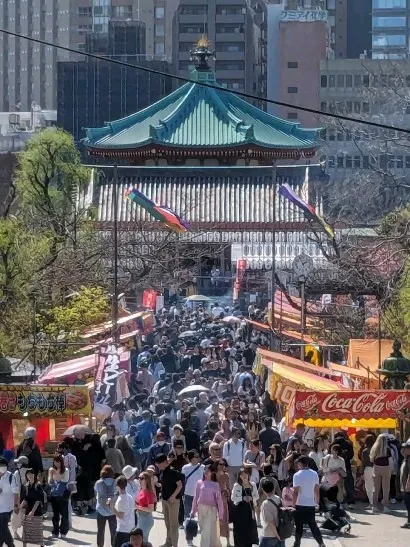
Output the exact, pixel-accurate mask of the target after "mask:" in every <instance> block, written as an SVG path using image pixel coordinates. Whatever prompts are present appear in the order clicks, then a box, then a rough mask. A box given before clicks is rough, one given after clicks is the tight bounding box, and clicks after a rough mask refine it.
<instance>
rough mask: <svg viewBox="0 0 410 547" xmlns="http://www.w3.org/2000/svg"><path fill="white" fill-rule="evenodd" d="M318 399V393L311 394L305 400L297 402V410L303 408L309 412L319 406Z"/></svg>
mask: <svg viewBox="0 0 410 547" xmlns="http://www.w3.org/2000/svg"><path fill="white" fill-rule="evenodd" d="M317 404H318V400H317V397H316V394H314V395H309V396H308V397H306V399H305V400H304V401H299V402H297V403H296V408H297V410H302V411H303V412H309V411H310V410H313V409H314V408H315V406H317Z"/></svg>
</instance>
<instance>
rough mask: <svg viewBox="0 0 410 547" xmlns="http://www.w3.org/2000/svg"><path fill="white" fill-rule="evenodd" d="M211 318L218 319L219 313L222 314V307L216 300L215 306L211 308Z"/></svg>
mask: <svg viewBox="0 0 410 547" xmlns="http://www.w3.org/2000/svg"><path fill="white" fill-rule="evenodd" d="M211 314H212V319H219V318H220V317H221V314H222V315H223V314H224V309H223V308H221V306H220V305H219V304H218V302H215V306H214V307H213V308H212V310H211Z"/></svg>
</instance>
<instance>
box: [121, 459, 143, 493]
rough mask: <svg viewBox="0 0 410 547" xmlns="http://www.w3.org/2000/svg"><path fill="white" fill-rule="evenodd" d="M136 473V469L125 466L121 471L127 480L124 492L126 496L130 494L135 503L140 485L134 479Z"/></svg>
mask: <svg viewBox="0 0 410 547" xmlns="http://www.w3.org/2000/svg"><path fill="white" fill-rule="evenodd" d="M137 473H138V468H137V467H132V466H131V465H126V466H125V467H124V469H123V470H122V474H123V475H124V477H125V478H126V479H127V487H126V489H125V491H126V492H127V494H130V496H132V497H133V498H134V500H135V501H137V496H138V492H139V491H140V483H139V480H138V479H137V478H136V477H137Z"/></svg>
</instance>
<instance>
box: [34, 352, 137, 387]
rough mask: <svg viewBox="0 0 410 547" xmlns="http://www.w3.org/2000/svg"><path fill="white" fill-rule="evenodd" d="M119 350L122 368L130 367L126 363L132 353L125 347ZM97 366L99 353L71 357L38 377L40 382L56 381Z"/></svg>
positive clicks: (52, 366)
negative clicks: (76, 357) (75, 357)
mask: <svg viewBox="0 0 410 547" xmlns="http://www.w3.org/2000/svg"><path fill="white" fill-rule="evenodd" d="M118 352H119V354H120V363H123V365H121V364H120V368H124V369H128V366H127V365H125V363H128V361H129V358H130V353H129V352H128V351H125V350H124V349H123V348H120V349H119V351H118ZM97 366H98V353H93V354H92V355H86V356H84V357H79V358H78V359H71V360H70V361H63V362H62V363H56V364H55V365H50V366H49V367H47V368H46V369H45V371H44V372H43V374H41V375H40V377H39V378H38V383H47V382H54V381H56V380H57V379H60V378H65V377H66V376H71V375H75V374H80V373H84V372H87V371H90V370H92V369H95V368H96V367H97Z"/></svg>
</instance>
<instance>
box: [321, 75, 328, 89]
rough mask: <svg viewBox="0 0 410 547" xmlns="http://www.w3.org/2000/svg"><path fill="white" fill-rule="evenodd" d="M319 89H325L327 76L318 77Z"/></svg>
mask: <svg viewBox="0 0 410 547" xmlns="http://www.w3.org/2000/svg"><path fill="white" fill-rule="evenodd" d="M320 87H327V76H325V75H322V76H321V77H320Z"/></svg>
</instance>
